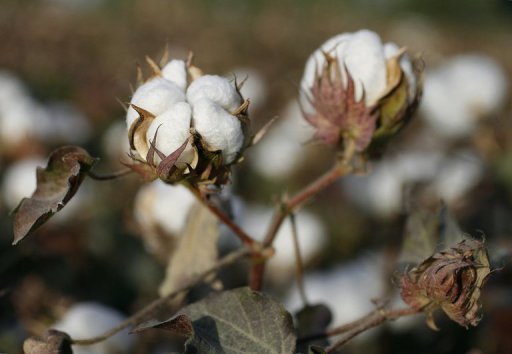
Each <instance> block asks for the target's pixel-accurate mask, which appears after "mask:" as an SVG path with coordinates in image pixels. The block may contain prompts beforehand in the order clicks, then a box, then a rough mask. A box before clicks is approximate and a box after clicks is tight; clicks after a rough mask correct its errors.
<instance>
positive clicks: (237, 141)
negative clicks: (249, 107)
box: [192, 98, 245, 164]
mask: <svg viewBox="0 0 512 354" xmlns="http://www.w3.org/2000/svg"><path fill="white" fill-rule="evenodd" d="M192 108H193V127H194V129H195V130H196V131H197V132H198V133H199V134H201V137H202V138H203V139H204V141H205V142H206V143H207V144H208V148H209V149H210V150H221V151H222V156H223V157H224V163H225V164H229V163H231V162H233V161H234V160H235V158H236V156H237V154H238V152H239V151H240V149H241V148H242V146H243V144H244V140H245V136H244V133H243V130H242V124H241V123H240V120H239V119H238V118H237V117H236V116H234V115H232V114H231V113H229V112H228V111H226V110H225V109H224V108H223V107H221V106H220V105H219V104H217V103H214V102H213V101H211V100H209V99H207V98H203V99H200V100H197V101H195V102H194V103H193V104H192Z"/></svg>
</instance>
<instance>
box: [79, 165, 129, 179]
mask: <svg viewBox="0 0 512 354" xmlns="http://www.w3.org/2000/svg"><path fill="white" fill-rule="evenodd" d="M132 172H133V170H132V169H129V168H127V169H124V170H121V171H117V172H112V173H110V174H106V175H97V174H95V173H94V172H92V171H89V172H87V176H89V177H90V178H92V179H94V180H97V181H107V180H111V179H116V178H119V177H123V176H126V175H129V174H130V173H132Z"/></svg>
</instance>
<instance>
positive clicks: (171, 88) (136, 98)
mask: <svg viewBox="0 0 512 354" xmlns="http://www.w3.org/2000/svg"><path fill="white" fill-rule="evenodd" d="M185 99H186V98H185V93H184V92H183V90H182V89H180V88H179V87H178V85H176V84H175V83H174V82H171V81H169V80H166V79H164V78H162V77H155V78H152V79H150V80H149V81H147V82H145V83H144V84H142V85H141V86H139V87H138V88H137V90H136V91H135V93H134V94H133V97H132V100H131V102H130V103H131V104H134V105H136V106H138V107H140V108H143V109H144V110H146V111H148V112H150V113H152V114H153V115H155V116H158V115H160V114H162V113H164V112H165V111H168V110H170V109H171V108H172V107H173V106H174V105H175V104H176V103H178V102H185ZM138 117H139V114H138V113H137V112H136V111H135V110H134V109H133V107H129V108H128V112H127V114H126V124H127V127H128V129H129V128H130V127H131V125H132V123H133V122H134V121H135V120H136V119H137V118H138Z"/></svg>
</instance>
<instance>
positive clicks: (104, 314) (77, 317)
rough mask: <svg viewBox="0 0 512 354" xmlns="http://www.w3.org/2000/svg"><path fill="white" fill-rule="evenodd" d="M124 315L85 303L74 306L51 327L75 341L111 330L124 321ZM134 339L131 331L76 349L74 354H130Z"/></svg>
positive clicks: (94, 304) (99, 305)
mask: <svg viewBox="0 0 512 354" xmlns="http://www.w3.org/2000/svg"><path fill="white" fill-rule="evenodd" d="M123 320H124V316H123V315H121V314H120V313H119V312H118V311H116V310H114V309H112V308H109V307H107V306H104V305H101V304H98V303H94V302H82V303H77V304H75V305H73V306H72V307H71V308H69V309H68V311H67V312H66V314H65V315H64V316H63V317H62V318H61V319H60V321H58V322H57V323H55V324H54V325H53V326H52V328H54V329H57V330H59V331H62V332H65V333H67V334H69V335H70V336H71V337H72V338H76V339H85V338H90V337H94V336H97V335H100V334H103V333H104V332H106V331H108V330H110V329H111V328H113V327H115V326H117V325H119V324H120V323H121V322H123ZM132 343H133V337H131V336H130V335H129V334H128V330H123V331H122V332H120V333H118V334H115V335H114V336H112V337H110V338H109V339H107V340H105V341H103V342H100V343H97V344H94V345H91V346H76V345H75V346H73V353H75V354H93V353H94V354H123V353H128V351H129V350H130V347H131V346H132Z"/></svg>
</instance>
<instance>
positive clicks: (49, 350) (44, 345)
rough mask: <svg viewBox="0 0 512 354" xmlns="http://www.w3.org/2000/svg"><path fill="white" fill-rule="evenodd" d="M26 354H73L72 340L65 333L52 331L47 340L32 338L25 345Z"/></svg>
mask: <svg viewBox="0 0 512 354" xmlns="http://www.w3.org/2000/svg"><path fill="white" fill-rule="evenodd" d="M23 353H25V354H73V350H72V349H71V338H70V337H69V335H67V334H66V333H64V332H60V331H57V330H54V329H50V330H49V331H48V332H46V338H44V339H40V338H34V337H30V338H28V339H26V340H25V342H24V343H23Z"/></svg>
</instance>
